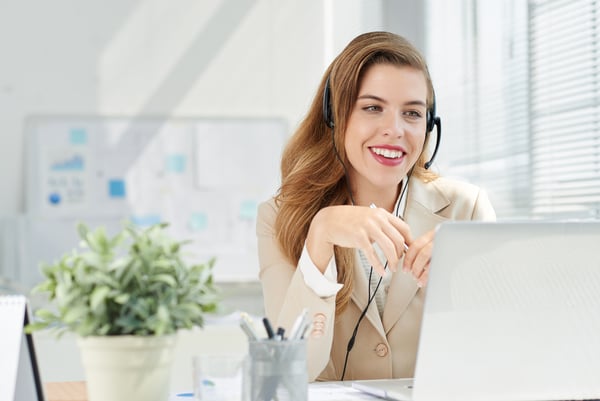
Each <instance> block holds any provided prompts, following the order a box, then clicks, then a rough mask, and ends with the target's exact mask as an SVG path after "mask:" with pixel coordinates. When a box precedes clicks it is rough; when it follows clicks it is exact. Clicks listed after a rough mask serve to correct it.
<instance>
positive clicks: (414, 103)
mask: <svg viewBox="0 0 600 401" xmlns="http://www.w3.org/2000/svg"><path fill="white" fill-rule="evenodd" d="M358 99H372V100H377V101H378V102H382V103H387V101H386V100H385V99H383V98H381V97H379V96H375V95H369V94H366V95H360V96H359V97H358V98H357V100H358ZM404 105H405V106H423V107H427V104H426V103H425V102H423V101H422V100H411V101H408V102H406V103H404Z"/></svg>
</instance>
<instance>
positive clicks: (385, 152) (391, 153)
mask: <svg viewBox="0 0 600 401" xmlns="http://www.w3.org/2000/svg"><path fill="white" fill-rule="evenodd" d="M371 152H373V153H375V154H376V155H379V156H382V157H385V158H386V159H399V158H401V157H402V156H404V155H405V153H404V152H402V151H399V150H391V149H384V148H371Z"/></svg>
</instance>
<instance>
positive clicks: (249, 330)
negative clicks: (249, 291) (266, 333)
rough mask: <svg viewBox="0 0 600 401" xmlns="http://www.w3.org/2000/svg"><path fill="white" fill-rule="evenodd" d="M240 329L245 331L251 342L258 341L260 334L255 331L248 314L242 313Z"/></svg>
mask: <svg viewBox="0 0 600 401" xmlns="http://www.w3.org/2000/svg"><path fill="white" fill-rule="evenodd" d="M240 327H241V328H242V330H244V333H246V335H247V336H248V339H249V340H252V341H256V340H258V334H256V331H255V330H254V323H253V322H252V319H250V316H248V314H247V313H246V312H242V313H241V314H240Z"/></svg>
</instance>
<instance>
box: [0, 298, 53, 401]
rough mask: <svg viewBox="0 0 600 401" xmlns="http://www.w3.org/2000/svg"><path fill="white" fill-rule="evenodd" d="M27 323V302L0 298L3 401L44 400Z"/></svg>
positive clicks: (0, 377)
mask: <svg viewBox="0 0 600 401" xmlns="http://www.w3.org/2000/svg"><path fill="white" fill-rule="evenodd" d="M28 323H29V313H28V308H27V299H26V298H25V297H24V296H22V295H0V355H1V357H0V382H1V383H2V385H1V386H0V401H44V400H45V397H44V392H43V388H42V382H41V380H40V375H39V369H38V365H37V359H36V356H35V349H34V346H33V338H32V336H31V335H30V334H26V333H25V332H24V327H25V326H26V325H27V324H28Z"/></svg>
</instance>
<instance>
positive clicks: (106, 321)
mask: <svg viewBox="0 0 600 401" xmlns="http://www.w3.org/2000/svg"><path fill="white" fill-rule="evenodd" d="M166 227H167V224H165V223H163V224H158V225H154V226H152V227H149V228H146V229H138V228H135V227H133V226H132V225H130V224H125V225H124V227H123V229H122V230H121V231H120V232H119V233H118V234H116V235H115V236H114V237H109V236H107V234H106V232H105V230H104V229H103V228H98V229H96V230H94V231H91V230H89V229H88V228H87V226H85V225H84V224H79V225H78V233H79V236H80V237H81V240H82V241H81V243H80V246H79V248H78V249H75V250H73V251H72V252H71V253H67V254H65V255H64V256H63V257H62V258H61V259H60V260H59V261H58V262H56V263H54V264H50V265H43V266H42V272H43V275H44V277H45V280H44V281H43V282H42V283H40V284H39V285H37V286H36V287H35V288H34V290H33V291H34V292H41V293H46V294H47V295H48V297H49V301H50V305H51V307H49V308H43V309H39V310H37V311H36V312H35V316H36V319H35V321H34V323H32V324H31V325H30V326H28V331H30V332H31V331H34V330H37V329H42V328H48V327H50V328H55V329H57V330H58V331H59V333H58V334H61V333H62V332H64V331H65V330H67V331H72V332H74V333H76V334H77V336H78V338H77V342H78V346H79V348H80V350H81V356H82V362H83V365H84V369H85V374H86V384H87V390H88V398H89V401H120V400H123V401H125V400H127V401H132V400H143V401H151V400H156V401H166V400H167V399H168V391H169V379H170V368H171V362H172V355H173V348H174V345H175V337H176V335H175V334H176V332H177V330H179V329H187V328H192V327H193V326H200V327H202V325H203V315H204V314H205V313H206V312H212V311H215V309H216V305H217V289H216V288H215V286H214V284H213V279H212V267H213V264H214V259H211V260H209V261H208V262H207V263H204V264H194V265H191V266H189V265H187V264H186V263H185V262H184V261H183V259H182V255H181V247H182V245H183V244H184V242H178V241H175V240H173V239H171V238H170V237H169V236H168V235H167V233H166V231H165V228H166Z"/></svg>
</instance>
